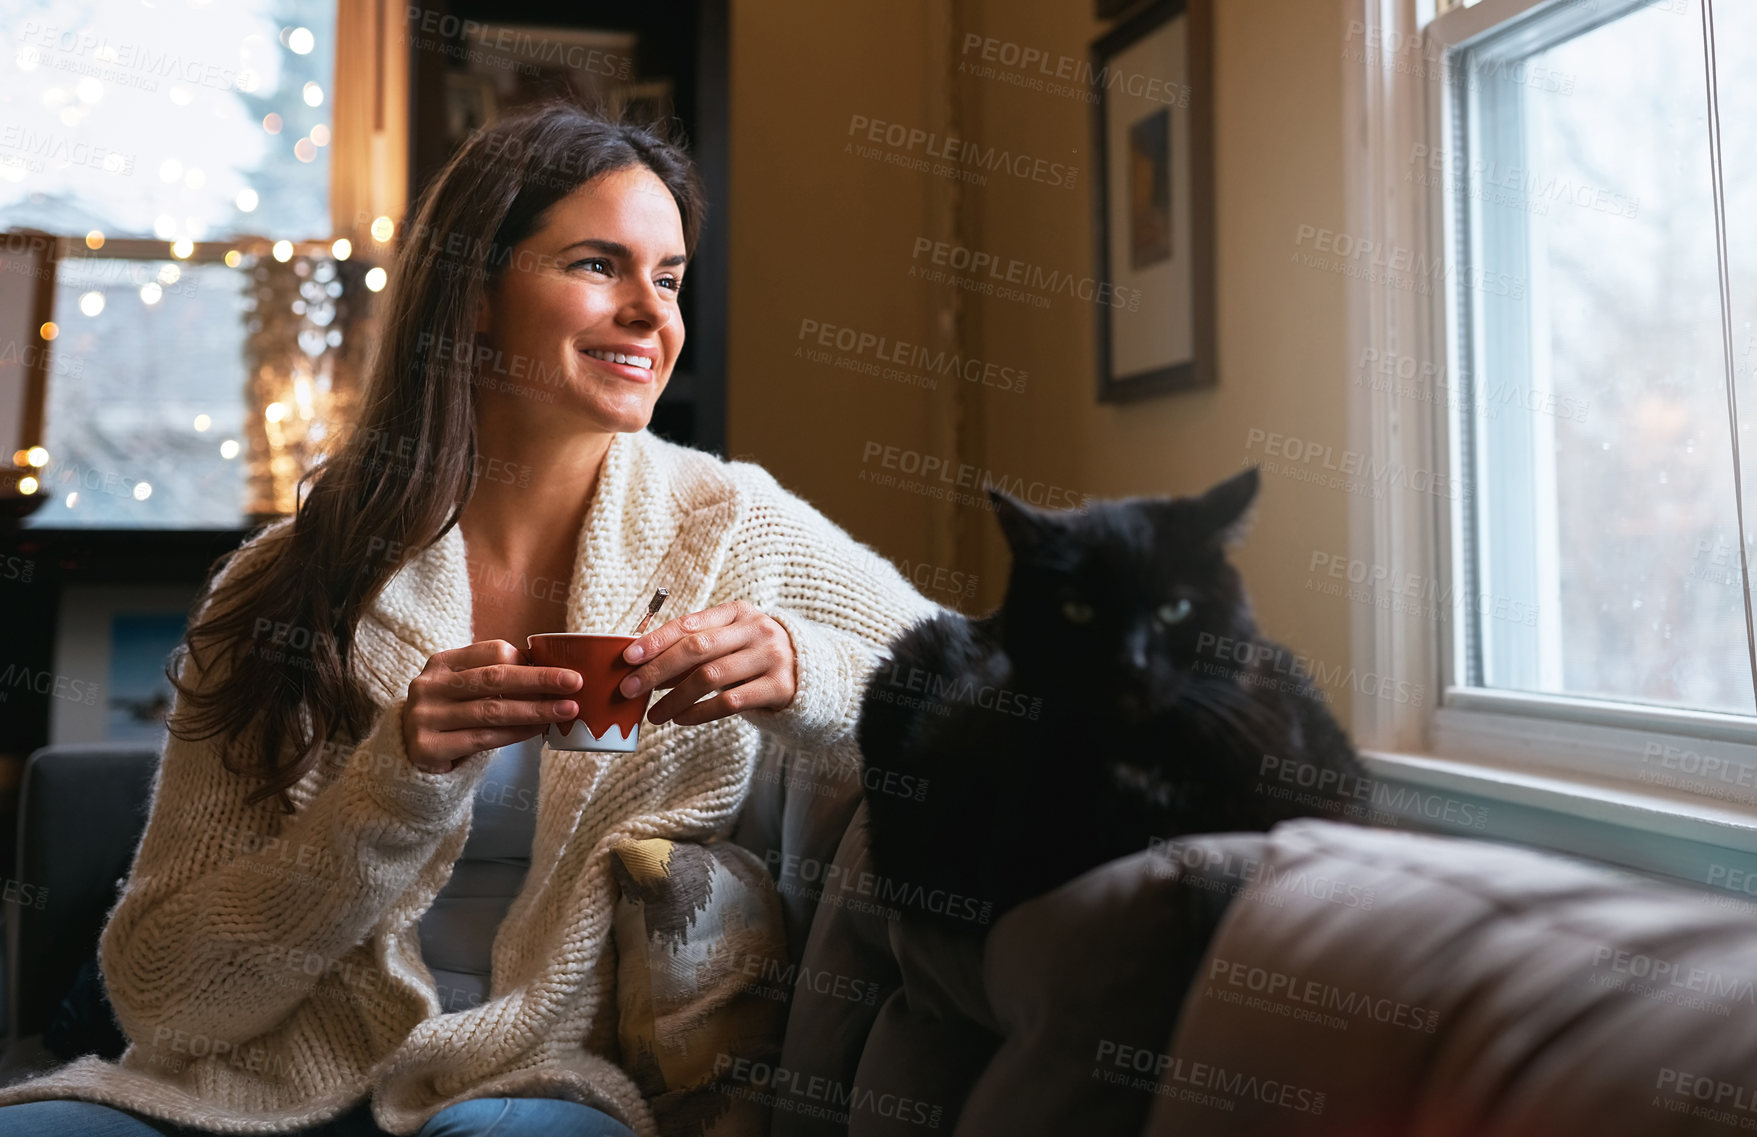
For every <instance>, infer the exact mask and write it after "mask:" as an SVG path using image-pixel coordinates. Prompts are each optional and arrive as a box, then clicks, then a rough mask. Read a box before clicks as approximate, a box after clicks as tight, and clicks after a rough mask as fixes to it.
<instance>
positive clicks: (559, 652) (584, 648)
mask: <svg viewBox="0 0 1757 1137" xmlns="http://www.w3.org/2000/svg"><path fill="white" fill-rule="evenodd" d="M639 638H640V637H639V636H619V635H607V634H600V633H597V632H539V633H538V634H537V635H534V636H530V637H528V638H527V639H526V640H525V644H526V646H527V647H529V649H530V655H531V662H532V663H533V664H535V665H536V666H538V667H565V668H568V669H569V670H571V671H577V672H579V673H580V679H581V680H582V682H581V684H580V689H579V690H578V691H575V692H574V693H573V694H572V695H571V696H564V697H566V698H572V699H573V701H574V702H576V703H578V704H579V706H580V713H579V717H578V718H575V719H574V720H573V721H572V722H554V723H550V724H549V729H548V730H546V731H544V732H543V741H544V742H547V743H548V744H549V747H550V749H552V750H633V749H634V748H635V744H636V743H638V742H639V741H640V734H641V719H642V718H643V717H644V716H645V715H646V713H647V703H648V701H649V700H650V699H652V697H653V693H652V692H651V691H647V692H645V693H643V694H642V695H641V696H640V697H639V698H635V699H630V698H628V697H627V696H626V695H624V694H623V693H622V691H621V687H622V681H623V679H625V678H626V677H627V676H628V674H629V672H631V671H633V670H634V669H635V665H634V664H632V663H628V662H625V661H624V660H623V658H622V653H623V652H624V651H627V650H628V645H629V644H631V643H633V642H634V641H635V640H637V639H639Z"/></svg>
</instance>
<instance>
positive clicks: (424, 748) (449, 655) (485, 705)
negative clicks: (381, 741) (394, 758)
mask: <svg viewBox="0 0 1757 1137" xmlns="http://www.w3.org/2000/svg"><path fill="white" fill-rule="evenodd" d="M581 682H582V680H581V678H580V673H579V672H577V671H570V670H568V669H567V668H565V667H533V666H531V665H530V664H529V663H527V662H526V660H525V653H524V652H522V651H520V650H519V649H518V648H516V647H514V646H513V645H512V644H510V643H508V642H506V641H505V640H481V641H478V642H476V643H473V644H471V645H470V646H469V647H460V648H453V649H451V650H450V651H442V652H440V653H438V654H437V655H435V656H433V657H432V658H431V659H429V660H428V661H427V666H426V667H424V668H422V669H421V674H419V675H417V676H415V678H414V679H412V680H410V681H409V698H408V701H407V702H406V703H404V705H403V747H404V749H405V750H407V751H408V754H409V761H410V762H412V763H414V765H415V766H417V767H419V768H420V769H422V770H426V771H427V772H428V773H430V774H443V773H446V772H448V771H450V770H451V769H452V768H453V767H454V766H456V765H457V764H458V763H459V762H460V761H462V760H463V759H465V758H469V757H471V756H472V755H475V754H480V753H482V752H483V751H484V750H493V749H495V748H496V747H500V746H510V745H512V744H513V743H515V742H522V741H524V740H525V739H527V738H530V737H532V736H533V735H537V734H541V733H542V732H543V731H544V730H546V729H548V727H549V724H550V723H552V722H567V721H568V720H569V719H572V718H573V717H574V716H576V715H578V714H579V704H578V703H576V702H574V700H573V699H571V698H568V697H567V696H569V695H572V694H573V693H574V692H575V691H578V690H579V689H580V684H581Z"/></svg>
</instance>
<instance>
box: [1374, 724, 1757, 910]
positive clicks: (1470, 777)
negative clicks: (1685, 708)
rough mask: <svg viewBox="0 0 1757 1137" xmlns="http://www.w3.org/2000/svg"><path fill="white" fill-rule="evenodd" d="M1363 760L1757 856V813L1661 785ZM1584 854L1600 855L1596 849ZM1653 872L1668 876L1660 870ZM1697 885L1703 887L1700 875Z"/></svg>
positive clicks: (1495, 798) (1412, 777) (1379, 770)
mask: <svg viewBox="0 0 1757 1137" xmlns="http://www.w3.org/2000/svg"><path fill="white" fill-rule="evenodd" d="M1361 758H1362V760H1363V762H1364V763H1365V765H1366V766H1367V769H1368V771H1369V772H1370V773H1371V774H1373V775H1374V776H1375V777H1377V778H1381V779H1385V780H1388V781H1391V780H1394V781H1400V782H1407V783H1411V784H1414V785H1418V786H1425V787H1430V788H1433V789H1437V790H1445V791H1447V792H1449V793H1455V794H1462V795H1467V796H1470V797H1473V798H1478V799H1481V800H1484V801H1487V802H1491V803H1502V804H1507V805H1513V806H1521V807H1525V808H1528V809H1535V810H1542V811H1545V812H1548V813H1556V814H1562V815H1564V816H1567V817H1573V818H1579V819H1581V820H1585V821H1590V822H1596V823H1598V824H1600V825H1607V826H1614V827H1616V828H1618V829H1621V830H1626V831H1635V832H1640V833H1647V834H1652V835H1654V836H1657V837H1663V838H1667V839H1670V840H1673V841H1688V842H1692V843H1695V844H1700V845H1708V846H1712V847H1715V848H1721V849H1728V850H1733V851H1735V852H1738V853H1744V854H1748V855H1757V813H1753V812H1752V811H1751V810H1748V809H1742V808H1739V807H1738V806H1728V805H1722V804H1719V803H1716V802H1712V801H1705V800H1703V799H1702V798H1700V797H1688V796H1682V795H1680V796H1673V795H1670V794H1668V793H1666V792H1665V791H1664V790H1662V789H1659V788H1657V787H1656V788H1655V789H1653V790H1647V789H1643V788H1635V787H1630V786H1628V785H1626V784H1625V785H1613V784H1609V783H1605V782H1595V781H1591V780H1588V779H1585V778H1580V777H1576V776H1559V775H1556V774H1549V773H1534V772H1532V771H1529V770H1514V769H1509V768H1506V767H1502V766H1494V765H1489V764H1485V763H1481V762H1461V761H1456V760H1452V759H1446V758H1438V757H1433V756H1428V755H1416V754H1400V753H1393V752H1388V751H1372V750H1369V751H1365V752H1363V753H1362V755H1361ZM1509 835H1510V836H1512V835H1511V834H1509ZM1515 839H1522V838H1518V837H1515ZM1571 851H1572V850H1571ZM1578 851H1581V852H1585V853H1587V854H1588V855H1597V854H1596V853H1593V852H1591V851H1590V850H1585V849H1581V850H1578ZM1643 860H1644V861H1645V860H1647V858H1643ZM1649 867H1654V868H1660V871H1665V870H1664V869H1663V868H1661V866H1659V865H1652V866H1649ZM1697 880H1698V883H1700V880H1701V878H1700V877H1698V878H1697Z"/></svg>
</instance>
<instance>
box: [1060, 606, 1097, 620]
mask: <svg viewBox="0 0 1757 1137" xmlns="http://www.w3.org/2000/svg"><path fill="white" fill-rule="evenodd" d="M1062 615H1063V616H1064V617H1066V618H1067V621H1068V623H1070V624H1089V623H1091V622H1092V605H1090V604H1082V603H1080V602H1079V601H1078V600H1064V601H1062Z"/></svg>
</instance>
